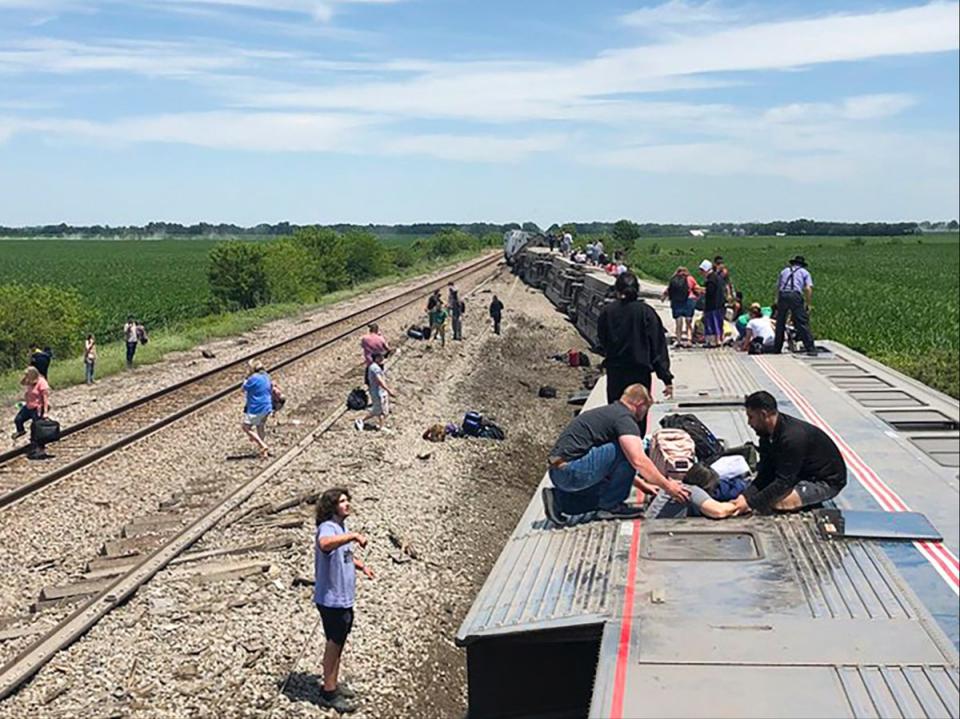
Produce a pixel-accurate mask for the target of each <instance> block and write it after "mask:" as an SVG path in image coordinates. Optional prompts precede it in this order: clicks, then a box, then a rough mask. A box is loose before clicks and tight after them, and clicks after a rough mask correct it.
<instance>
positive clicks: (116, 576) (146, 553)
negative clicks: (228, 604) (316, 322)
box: [0, 257, 499, 701]
mask: <svg viewBox="0 0 960 719" xmlns="http://www.w3.org/2000/svg"><path fill="white" fill-rule="evenodd" d="M498 259H499V258H498V257H488V258H484V259H483V260H480V261H478V262H474V263H471V264H470V265H468V266H466V267H462V268H459V269H458V270H455V271H454V272H450V273H447V274H445V275H444V276H442V277H439V278H437V279H435V280H432V281H431V282H427V283H424V284H421V285H419V286H417V287H415V288H412V289H410V290H407V291H404V292H403V293H400V294H398V295H396V296H394V297H391V298H389V299H388V300H386V301H384V302H381V303H379V304H377V305H374V306H372V307H369V308H365V309H363V310H360V311H358V312H355V313H352V314H351V315H349V316H348V317H345V318H341V319H340V320H337V321H336V322H333V323H330V324H329V325H325V326H324V327H322V328H318V329H317V330H313V331H311V332H308V333H304V335H301V336H300V337H298V338H294V339H300V338H304V337H307V336H311V335H312V336H313V337H314V341H318V340H317V336H316V332H318V331H320V330H323V329H325V328H327V329H329V328H335V332H336V337H335V338H334V339H329V338H326V337H324V339H322V340H319V341H320V342H322V343H323V344H319V345H317V346H316V347H315V348H314V349H318V348H319V347H320V346H325V345H326V344H329V343H330V342H332V341H335V339H336V338H342V337H345V336H347V335H349V334H352V333H353V332H355V331H356V330H357V329H358V328H359V327H363V326H364V325H365V324H366V323H367V322H369V321H372V320H373V319H374V318H378V317H382V316H384V315H386V314H389V313H390V312H394V311H396V310H398V309H401V308H403V307H407V306H409V305H411V304H413V303H415V302H418V301H419V300H420V299H421V298H422V297H423V295H424V292H429V291H431V290H432V289H433V288H435V287H438V286H442V285H443V284H444V283H446V282H448V281H450V279H451V278H454V279H455V278H457V277H465V276H468V275H471V274H473V273H478V272H482V271H484V270H486V269H488V268H490V267H492V266H494V265H495V264H496V263H497V260H498ZM482 285H483V281H481V283H480V285H479V286H482ZM479 286H476V287H474V288H473V290H472V291H471V292H470V293H468V294H472V293H473V292H475V291H476V290H477V289H479ZM386 307H389V308H390V309H389V310H385V308H386ZM344 322H350V323H351V326H350V328H348V329H345V328H344V327H342V326H341V325H342V324H343V323H344ZM281 345H284V346H289V345H290V342H289V341H288V342H285V343H281ZM275 347H277V345H275V346H274V347H272V348H267V349H266V350H263V351H262V352H258V353H256V354H254V355H250V356H258V357H262V356H263V355H264V354H266V353H268V352H271V351H272V350H273V349H274V348H275ZM310 351H312V350H303V349H301V350H300V352H299V353H298V354H296V356H291V357H286V358H282V359H278V361H277V363H276V364H274V365H273V367H274V368H276V367H278V366H283V365H284V364H289V363H290V362H293V361H295V360H296V359H299V358H300V357H303V356H305V355H306V354H309V353H310ZM403 352H404V347H403V346H401V347H400V349H399V351H398V355H400V359H401V360H402V355H403ZM248 358H249V357H246V358H242V359H240V360H237V361H236V362H234V363H230V365H226V367H234V366H238V365H241V364H242V362H243V361H245V360H246V359H248ZM205 376H206V375H201V377H205ZM237 386H238V385H237V384H236V383H235V384H234V385H231V386H229V387H227V388H223V389H219V390H216V391H215V393H214V395H215V396H214V395H209V396H211V397H213V398H214V399H217V398H219V397H221V396H224V395H225V394H227V393H229V391H232V390H233V389H236V387H237ZM168 389H169V388H168ZM145 399H146V398H145ZM199 401H200V400H195V401H194V402H193V404H194V405H196V404H198V402H199ZM211 401H213V400H211ZM191 406H192V405H191ZM201 406H202V405H201ZM118 409H123V408H118ZM345 413H346V409H345V408H344V406H343V405H342V404H341V405H339V406H337V407H336V408H335V409H333V410H332V411H331V412H330V413H329V414H327V415H326V416H325V417H324V418H323V419H322V420H321V421H319V423H317V424H316V425H315V426H314V428H313V429H312V430H310V431H309V432H308V433H307V434H306V435H305V436H303V437H301V438H299V440H298V441H297V442H296V443H295V444H294V445H293V446H292V447H290V448H289V449H288V450H287V451H285V452H284V453H283V454H282V455H281V456H280V457H278V458H277V459H276V460H273V461H272V462H271V463H270V464H269V465H268V466H267V467H265V468H264V469H263V470H262V471H259V472H257V473H256V474H255V475H254V476H253V477H249V478H247V479H245V480H242V481H241V482H240V483H239V485H235V486H232V487H229V488H226V487H224V486H223V485H220V486H218V487H216V488H213V487H209V488H201V487H199V486H198V487H197V488H198V489H201V490H202V491H200V492H198V494H208V495H212V496H209V498H208V501H205V502H202V503H201V505H200V506H198V507H196V509H195V510H194V511H188V512H186V513H184V514H176V513H171V514H161V515H158V516H157V517H156V518H153V519H145V520H141V522H140V524H139V525H126V526H125V527H124V530H123V534H122V536H123V537H130V533H129V530H131V528H134V527H136V528H135V529H134V532H139V531H144V532H146V533H147V534H151V533H152V534H153V536H152V538H149V541H148V542H147V543H146V544H145V545H144V547H143V548H142V549H137V548H132V547H118V548H117V551H113V550H111V549H110V548H109V545H110V543H107V544H105V545H104V548H103V549H102V550H101V554H102V555H103V556H101V557H98V558H97V559H95V560H93V561H91V562H88V567H87V568H88V570H93V571H88V577H87V580H86V581H81V582H79V583H78V584H75V585H73V587H72V588H71V587H70V586H69V585H66V586H62V587H56V588H54V589H55V590H56V591H55V592H54V594H59V595H62V598H61V599H55V598H54V599H52V600H51V601H49V602H48V603H49V604H52V605H60V603H61V602H63V601H64V598H66V599H67V602H68V604H69V603H75V602H76V601H77V600H79V601H80V602H81V604H80V606H79V607H77V608H76V609H75V611H73V612H72V613H71V614H69V615H68V616H67V617H66V618H65V619H63V620H62V621H60V622H59V623H58V624H57V625H56V626H55V627H53V628H52V629H51V630H50V631H48V632H46V633H45V634H43V635H42V636H41V637H40V638H38V639H37V640H35V641H32V642H31V643H30V645H29V646H27V647H26V648H25V649H23V651H21V652H20V653H19V654H18V655H16V656H15V657H14V658H12V659H11V660H10V661H9V662H8V663H7V664H6V665H4V666H2V667H0V701H2V700H3V699H5V698H7V697H8V696H10V695H11V694H13V693H15V692H16V691H17V690H18V689H19V688H20V687H21V686H22V685H23V684H24V683H26V682H27V681H28V680H29V679H30V678H31V677H32V676H33V675H34V674H36V673H37V672H38V671H39V670H40V669H41V668H42V667H43V666H44V664H46V663H47V662H48V661H49V660H50V659H51V658H52V657H53V656H54V655H55V654H56V653H57V652H59V651H60V650H61V649H63V648H65V647H67V646H69V645H70V644H71V643H73V642H74V641H76V640H77V639H78V638H79V637H81V636H82V635H83V634H84V633H86V632H87V631H89V630H90V629H91V628H92V627H93V626H94V625H96V624H97V623H98V622H99V621H100V620H101V619H102V618H103V617H105V616H106V615H107V614H109V613H110V612H111V611H112V610H113V609H115V608H116V607H118V606H120V605H121V604H123V603H124V602H125V601H127V600H128V599H129V598H130V597H131V596H133V594H135V593H136V591H137V590H138V589H139V588H140V587H141V586H143V585H144V584H145V583H147V582H148V581H150V579H152V578H153V577H154V576H155V575H156V574H157V573H158V572H160V571H161V570H163V569H165V568H166V567H167V566H168V565H169V564H170V563H171V562H175V563H182V562H191V561H194V560H196V559H206V558H208V557H211V556H224V555H232V554H239V553H243V552H245V551H255V550H258V549H259V550H266V551H269V550H270V549H274V548H278V547H279V548H282V547H286V546H289V542H277V543H276V544H275V545H271V541H266V542H264V543H260V544H257V545H256V546H251V547H242V548H240V549H239V550H233V549H227V550H208V551H199V552H197V551H194V552H193V553H192V554H190V553H188V554H184V552H186V551H187V550H188V549H190V547H191V546H192V545H194V544H195V543H196V542H197V541H198V540H199V539H200V538H201V537H203V535H204V534H205V533H206V532H208V531H209V530H210V529H212V528H214V527H215V526H217V525H218V524H220V523H221V522H223V520H224V519H226V518H227V517H230V516H231V513H234V514H233V517H232V519H229V520H228V522H227V524H232V523H233V522H235V521H238V520H244V519H246V518H247V517H248V516H251V515H250V512H251V511H256V510H258V509H259V510H260V511H262V512H264V513H266V514H270V513H272V512H275V511H280V510H282V509H285V508H287V507H288V506H296V505H297V504H298V503H300V502H303V501H307V500H305V499H303V498H298V499H297V500H295V501H294V502H291V503H281V505H280V506H279V507H270V508H257V507H253V508H252V510H251V509H247V510H244V511H240V512H239V513H237V512H238V510H240V508H241V506H242V505H243V504H244V502H246V501H247V500H249V499H250V498H251V497H252V496H253V495H254V494H255V493H256V491H257V490H258V489H260V488H261V487H263V486H264V485H265V484H266V483H267V482H269V481H270V480H271V479H273V478H275V477H277V475H278V474H279V473H280V472H281V471H282V470H283V469H284V468H285V467H287V466H288V465H289V464H291V463H292V462H293V461H294V460H295V459H296V458H297V457H298V456H299V455H300V454H302V453H303V452H304V451H305V450H306V449H307V448H309V447H310V446H311V445H312V444H313V443H314V442H315V441H316V440H317V439H318V438H319V437H320V436H321V435H322V434H324V433H325V432H326V431H327V430H328V429H330V428H331V427H332V426H333V425H334V424H335V423H336V422H337V421H338V420H339V419H340V418H341V417H342V416H343V415H344V414H345ZM184 414H185V413H182V414H180V416H184ZM109 415H110V413H106V415H105V416H109ZM92 419H97V418H92ZM91 421H92V420H91ZM158 421H163V419H161V420H158ZM171 421H172V420H171ZM161 426H162V425H161ZM76 432H77V430H74V433H76ZM148 433H149V432H145V433H143V432H140V430H137V431H136V432H135V434H137V437H136V438H139V437H140V436H144V435H145V434H148ZM130 441H134V440H133V439H131V440H130ZM101 456H102V455H101ZM91 461H92V460H91ZM224 489H226V490H227V491H226V492H225V493H222V490H224ZM161 509H162V506H161ZM173 511H174V512H177V511H178V510H177V508H174V510H173ZM252 516H255V515H252ZM151 524H153V526H152V527H151V526H149V525H151ZM265 526H267V527H268V528H272V527H278V526H280V527H282V526H285V525H284V524H283V523H279V524H268V525H265ZM125 541H128V540H120V542H119V543H120V544H123V543H124V542H125ZM134 541H136V536H135V535H134ZM90 579H93V581H90ZM71 590H73V593H71ZM48 591H49V590H47V589H45V590H44V592H42V593H41V602H38V604H42V603H44V602H43V599H44V593H46V592H48ZM29 633H30V634H32V633H33V632H32V631H31V632H29ZM25 636H29V634H25Z"/></svg>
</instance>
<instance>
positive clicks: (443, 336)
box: [430, 295, 447, 347]
mask: <svg viewBox="0 0 960 719" xmlns="http://www.w3.org/2000/svg"><path fill="white" fill-rule="evenodd" d="M430 332H431V335H430V336H431V338H432V339H434V340H436V339H439V340H440V346H441V347H446V346H447V311H446V310H445V309H444V307H443V300H441V299H440V297H439V295H438V296H437V302H436V304H435V305H434V306H433V309H432V310H430Z"/></svg>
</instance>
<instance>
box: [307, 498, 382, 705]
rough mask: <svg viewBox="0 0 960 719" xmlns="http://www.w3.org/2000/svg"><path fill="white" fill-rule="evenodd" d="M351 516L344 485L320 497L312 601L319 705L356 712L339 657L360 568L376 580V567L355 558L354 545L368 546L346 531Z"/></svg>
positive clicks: (350, 626)
mask: <svg viewBox="0 0 960 719" xmlns="http://www.w3.org/2000/svg"><path fill="white" fill-rule="evenodd" d="M350 514H351V507H350V492H349V491H347V489H345V488H343V487H334V488H333V489H328V490H327V491H326V492H324V493H323V494H322V495H320V498H319V500H318V501H317V512H316V523H317V529H316V536H315V539H314V566H313V568H314V572H313V576H314V582H313V603H314V604H315V605H316V606H317V610H318V611H319V612H320V621H321V622H322V623H323V634H324V636H325V637H326V639H327V643H326V646H325V647H324V650H323V686H322V687H321V689H320V704H321V706H323V707H325V708H329V709H334V710H335V711H338V712H340V713H341V714H346V713H349V712H353V711H356V706H354V705H353V704H352V703H351V702H350V700H351V699H354V698H355V697H356V693H355V692H353V691H351V690H350V689H349V688H348V687H347V686H346V685H344V684H341V683H340V659H341V658H342V657H343V647H344V645H345V644H346V643H347V637H348V636H349V635H350V630H351V629H353V605H354V601H355V598H356V584H357V571H360V572H363V574H364V575H365V576H366V577H367V578H368V579H373V577H374V574H373V570H372V569H370V568H369V567H368V566H366V565H365V564H364V563H363V562H362V561H360V560H359V559H357V557H356V556H355V555H354V553H353V545H357V546H358V547H360V548H361V549H363V548H364V547H366V546H367V538H366V537H365V536H363V535H362V534H359V533H357V532H350V531H348V530H347V527H346V521H347V518H348V517H349V516H350Z"/></svg>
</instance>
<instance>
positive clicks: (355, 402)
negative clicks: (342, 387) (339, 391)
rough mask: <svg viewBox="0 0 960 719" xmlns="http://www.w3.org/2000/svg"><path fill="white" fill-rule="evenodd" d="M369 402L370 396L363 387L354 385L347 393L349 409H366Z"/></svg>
mask: <svg viewBox="0 0 960 719" xmlns="http://www.w3.org/2000/svg"><path fill="white" fill-rule="evenodd" d="M369 403H370V398H369V397H368V396H367V391H366V390H365V389H363V388H362V387H354V388H353V389H352V390H350V394H348V395H347V409H353V410H358V409H366V408H367V405H368V404H369Z"/></svg>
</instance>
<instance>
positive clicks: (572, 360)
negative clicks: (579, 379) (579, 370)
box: [567, 350, 580, 367]
mask: <svg viewBox="0 0 960 719" xmlns="http://www.w3.org/2000/svg"><path fill="white" fill-rule="evenodd" d="M567 364H569V365H570V366H571V367H579V366H580V352H579V351H578V350H568V351H567Z"/></svg>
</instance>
